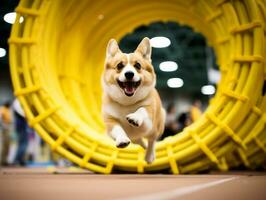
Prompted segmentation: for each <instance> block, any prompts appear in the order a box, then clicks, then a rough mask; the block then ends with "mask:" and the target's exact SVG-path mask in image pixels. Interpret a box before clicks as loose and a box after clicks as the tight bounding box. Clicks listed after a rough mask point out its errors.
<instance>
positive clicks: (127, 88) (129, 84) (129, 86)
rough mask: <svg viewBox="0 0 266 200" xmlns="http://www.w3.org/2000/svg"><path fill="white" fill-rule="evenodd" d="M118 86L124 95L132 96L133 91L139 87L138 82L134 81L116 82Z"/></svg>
mask: <svg viewBox="0 0 266 200" xmlns="http://www.w3.org/2000/svg"><path fill="white" fill-rule="evenodd" d="M117 82H118V85H119V86H120V87H121V88H122V90H124V92H125V95H127V96H129V97H130V96H132V95H134V93H135V91H136V90H137V88H138V86H139V85H140V81H137V82H134V81H125V82H122V81H119V80H117Z"/></svg>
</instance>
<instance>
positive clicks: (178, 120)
mask: <svg viewBox="0 0 266 200" xmlns="http://www.w3.org/2000/svg"><path fill="white" fill-rule="evenodd" d="M201 114H202V103H201V101H200V100H195V101H194V103H193V104H192V105H191V106H190V108H189V110H187V111H186V112H181V113H179V114H178V113H177V110H176V106H175V104H174V103H170V104H169V105H168V107H167V109H166V120H165V129H164V133H163V135H162V136H161V138H160V139H161V140H163V139H164V138H166V137H168V136H173V135H175V134H177V133H179V132H181V131H183V129H184V128H185V127H186V126H188V125H190V124H191V123H193V122H195V121H196V120H198V119H199V118H200V116H201Z"/></svg>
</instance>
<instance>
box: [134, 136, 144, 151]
mask: <svg viewBox="0 0 266 200" xmlns="http://www.w3.org/2000/svg"><path fill="white" fill-rule="evenodd" d="M134 143H135V144H138V145H140V146H142V148H143V149H147V144H146V142H145V141H144V140H143V139H142V138H140V139H137V140H135V141H134Z"/></svg>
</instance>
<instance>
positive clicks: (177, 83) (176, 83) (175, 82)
mask: <svg viewBox="0 0 266 200" xmlns="http://www.w3.org/2000/svg"><path fill="white" fill-rule="evenodd" d="M167 85H168V87H170V88H180V87H182V86H183V85H184V81H183V80H182V79H181V78H170V79H168V81H167Z"/></svg>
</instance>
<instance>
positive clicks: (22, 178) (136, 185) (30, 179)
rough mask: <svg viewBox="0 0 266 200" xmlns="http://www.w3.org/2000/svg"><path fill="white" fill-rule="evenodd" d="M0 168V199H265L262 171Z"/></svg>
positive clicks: (264, 180) (265, 192)
mask: <svg viewBox="0 0 266 200" xmlns="http://www.w3.org/2000/svg"><path fill="white" fill-rule="evenodd" d="M56 171H57V174H54V173H51V172H49V170H47V168H2V169H1V170H0V199H1V200H13V199H27V200H31V199H45V200H52V199H65V200H67V199H79V200H82V199H94V200H96V199H106V200H108V199H121V200H133V199H138V200H144V199H145V200H157V199H158V200H164V199H167V200H170V199H192V200H194V199H216V200H219V199H223V200H224V199H227V200H230V199H237V200H242V199H254V200H260V199H266V190H265V188H266V173H265V172H264V173H261V172H229V173H217V172H214V173H212V174H208V175H206V174H204V175H162V174H156V175H155V174H149V175H148V174H146V175H137V174H119V175H117V174H116V175H108V176H106V175H100V174H93V173H90V172H87V171H81V170H75V169H71V170H70V169H67V168H61V169H57V170H56Z"/></svg>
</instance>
